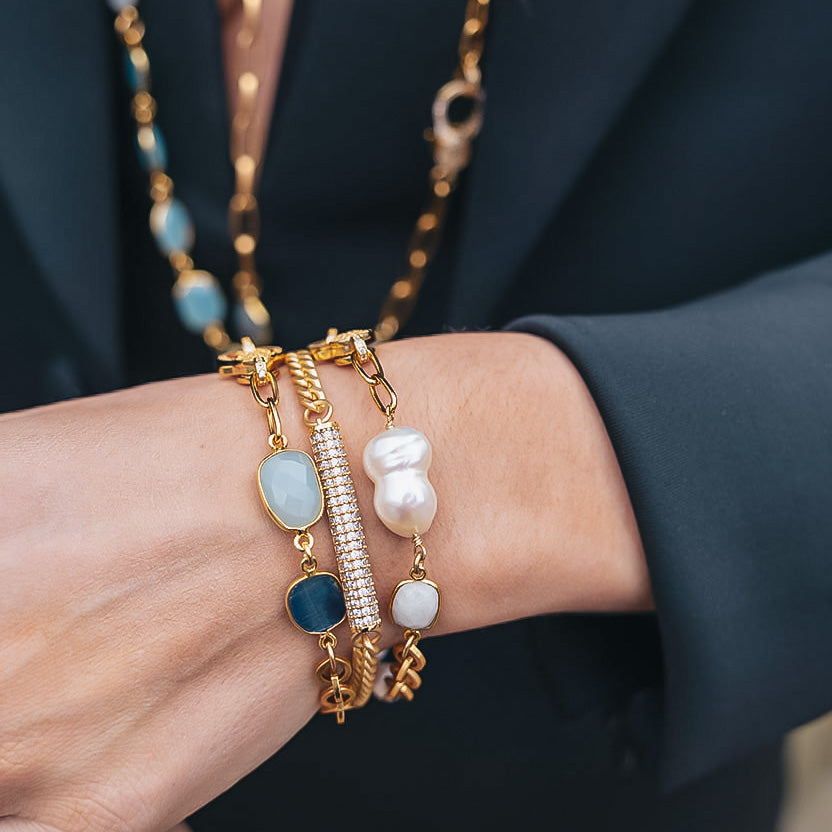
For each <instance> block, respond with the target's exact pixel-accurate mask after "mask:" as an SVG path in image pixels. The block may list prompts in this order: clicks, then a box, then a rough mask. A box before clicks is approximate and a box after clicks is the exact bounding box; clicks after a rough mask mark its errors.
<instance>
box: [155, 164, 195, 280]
mask: <svg viewBox="0 0 832 832" xmlns="http://www.w3.org/2000/svg"><path fill="white" fill-rule="evenodd" d="M162 175H163V176H164V174H162ZM171 187H173V183H171ZM168 261H169V262H170V265H171V268H172V269H173V270H174V271H175V272H176V273H177V274H179V273H180V272H189V271H191V269H193V267H194V261H193V260H191V258H190V257H189V256H188V255H187V254H185V252H184V251H174V252H171V255H170V257H168Z"/></svg>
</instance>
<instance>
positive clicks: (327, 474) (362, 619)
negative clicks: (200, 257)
mask: <svg viewBox="0 0 832 832" xmlns="http://www.w3.org/2000/svg"><path fill="white" fill-rule="evenodd" d="M284 360H285V363H286V367H287V369H288V371H289V375H290V377H291V379H292V383H293V384H294V385H295V390H296V391H297V394H298V398H299V399H300V402H301V404H302V405H303V408H304V412H303V420H304V422H305V423H306V425H307V426H308V427H309V439H310V442H311V445H312V455H313V457H314V458H315V462H316V463H317V465H318V471H319V472H320V475H321V480H322V481H323V487H324V494H325V495H326V512H327V517H328V519H329V525H330V531H331V532H332V542H333V544H334V546H335V557H336V560H337V561H338V572H339V574H340V576H341V583H342V585H343V587H344V597H345V599H346V608H347V620H348V621H349V625H350V630H351V631H352V643H353V652H352V672H353V677H352V678H353V685H352V688H353V692H354V699H353V701H352V703H351V704H350V707H351V708H360V707H362V706H363V705H365V704H366V703H367V701H368V700H369V698H370V696H371V695H372V692H373V685H374V683H375V678H376V672H377V670H378V655H377V653H376V643H377V642H378V640H379V637H380V635H381V633H380V628H381V616H380V614H379V608H378V600H377V598H376V589H375V584H374V583H373V574H372V571H371V569H370V561H369V557H368V554H367V542H366V540H365V538H364V527H363V524H362V521H361V513H360V511H359V508H358V502H357V500H356V497H355V487H354V485H353V480H352V475H351V473H350V467H349V463H348V462H347V454H346V450H345V448H344V443H343V440H342V439H341V431H340V428H339V426H338V423H337V422H334V421H333V420H332V412H333V410H332V404H331V402H329V400H328V399H327V398H326V396H325V394H324V391H323V387H322V386H321V380H320V378H319V376H318V371H317V370H316V368H315V362H314V360H313V358H312V356H311V354H310V353H309V352H308V351H306V350H298V351H297V352H289V353H286V355H285V356H284Z"/></svg>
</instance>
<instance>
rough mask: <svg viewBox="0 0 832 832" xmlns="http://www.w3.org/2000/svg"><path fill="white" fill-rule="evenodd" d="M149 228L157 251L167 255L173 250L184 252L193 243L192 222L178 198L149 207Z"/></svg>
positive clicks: (189, 248) (186, 251)
mask: <svg viewBox="0 0 832 832" xmlns="http://www.w3.org/2000/svg"><path fill="white" fill-rule="evenodd" d="M150 230H151V231H152V232H153V236H154V238H155V239H156V245H157V246H159V251H161V252H162V254H164V255H165V257H169V256H170V255H171V254H173V252H174V251H184V252H185V253H186V254H187V253H188V252H189V251H190V250H191V247H192V246H193V244H194V224H193V222H192V221H191V215H190V214H189V213H188V209H187V208H186V207H185V205H184V203H182V202H180V201H179V200H178V199H169V200H167V201H166V202H158V203H156V205H154V206H153V207H152V208H151V209H150Z"/></svg>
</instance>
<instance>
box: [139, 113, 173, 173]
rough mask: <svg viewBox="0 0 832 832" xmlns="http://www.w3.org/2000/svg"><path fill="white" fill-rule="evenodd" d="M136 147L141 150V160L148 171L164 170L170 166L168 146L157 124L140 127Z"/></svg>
mask: <svg viewBox="0 0 832 832" xmlns="http://www.w3.org/2000/svg"><path fill="white" fill-rule="evenodd" d="M136 148H137V150H138V151H139V161H140V162H141V164H142V167H143V168H144V169H145V170H146V171H147V172H148V173H149V172H150V171H154V170H164V169H165V168H166V167H167V166H168V148H167V145H166V144H165V140H164V138H163V137H162V131H161V130H160V129H159V128H158V127H157V126H156V125H155V124H154V125H153V126H152V127H149V126H143V127H140V128H139V129H138V131H137V132H136Z"/></svg>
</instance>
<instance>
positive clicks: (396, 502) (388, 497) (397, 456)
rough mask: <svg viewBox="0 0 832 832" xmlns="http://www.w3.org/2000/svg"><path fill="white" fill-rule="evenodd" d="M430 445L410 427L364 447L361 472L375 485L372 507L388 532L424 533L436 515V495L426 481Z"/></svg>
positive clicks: (404, 535) (385, 434)
mask: <svg viewBox="0 0 832 832" xmlns="http://www.w3.org/2000/svg"><path fill="white" fill-rule="evenodd" d="M430 461H431V447H430V442H428V440H427V439H426V438H425V435H424V434H423V433H421V432H419V431H418V430H414V429H413V428H391V429H390V430H386V431H384V433H380V434H379V435H378V436H374V437H373V438H372V439H371V440H370V441H369V442H368V443H367V447H366V448H364V470H365V471H366V472H367V476H368V477H369V478H370V479H371V480H372V481H373V482H374V483H375V486H376V488H375V495H374V498H373V506H374V507H375V510H376V514H377V515H378V517H379V519H380V520H381V522H382V523H384V525H385V526H387V528H388V529H390V531H391V532H395V533H396V534H398V535H401V536H402V537H411V536H412V535H414V534H423V533H424V532H426V531H427V530H428V529H429V528H430V524H431V523H432V522H433V517H434V515H435V514H436V492H435V491H434V490H433V486H432V485H431V484H430V481H429V480H428V475H427V472H428V468H429V467H430Z"/></svg>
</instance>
